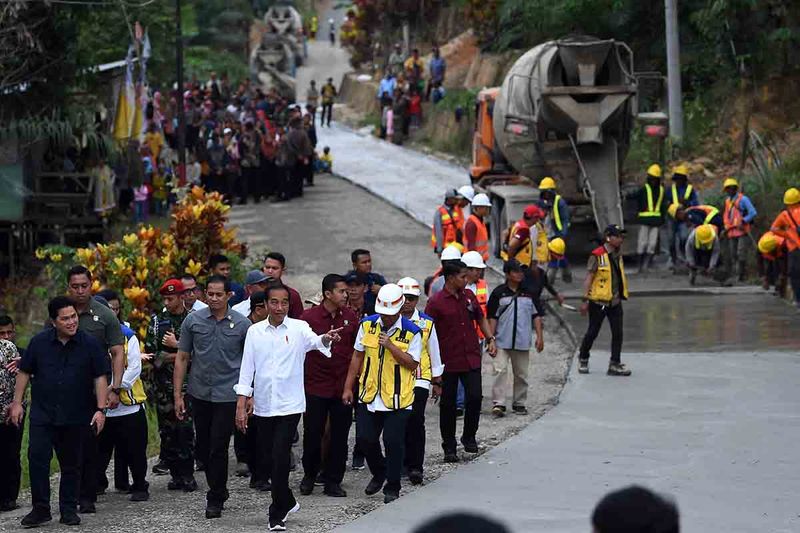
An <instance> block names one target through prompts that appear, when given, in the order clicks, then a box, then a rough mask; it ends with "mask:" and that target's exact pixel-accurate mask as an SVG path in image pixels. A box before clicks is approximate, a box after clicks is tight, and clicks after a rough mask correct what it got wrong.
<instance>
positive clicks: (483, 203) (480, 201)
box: [472, 192, 492, 207]
mask: <svg viewBox="0 0 800 533" xmlns="http://www.w3.org/2000/svg"><path fill="white" fill-rule="evenodd" d="M472 207H492V201H491V200H489V197H488V196H487V195H485V194H483V193H482V192H479V193H478V194H476V195H475V198H473V199H472Z"/></svg>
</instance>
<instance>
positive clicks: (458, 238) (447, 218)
mask: <svg viewBox="0 0 800 533" xmlns="http://www.w3.org/2000/svg"><path fill="white" fill-rule="evenodd" d="M459 197H460V195H459V194H458V191H456V190H455V189H448V190H447V192H446V193H445V195H444V203H443V204H442V205H440V206H439V207H437V208H436V213H435V214H434V215H433V229H432V231H431V247H432V248H433V251H434V252H435V253H436V254H437V255H439V254H441V253H442V250H444V249H445V248H447V247H448V246H449V245H450V244H453V243H455V242H457V243H463V236H462V235H463V228H464V218H463V212H462V211H461V210H460V208H459V201H460V200H459Z"/></svg>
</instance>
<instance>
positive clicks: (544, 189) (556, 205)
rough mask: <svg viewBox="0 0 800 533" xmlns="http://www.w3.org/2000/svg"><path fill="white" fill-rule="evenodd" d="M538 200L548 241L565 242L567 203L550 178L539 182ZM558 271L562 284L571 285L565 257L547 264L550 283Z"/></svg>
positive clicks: (567, 214)
mask: <svg viewBox="0 0 800 533" xmlns="http://www.w3.org/2000/svg"><path fill="white" fill-rule="evenodd" d="M539 199H540V200H541V202H542V203H543V204H544V208H545V211H546V212H547V221H546V227H547V237H548V239H555V238H561V239H564V240H566V238H567V232H568V231H569V207H568V206H567V201H566V200H564V198H562V197H561V195H560V194H558V192H557V191H556V182H555V180H554V179H553V178H551V177H550V176H546V177H544V178H542V181H540V182H539ZM559 270H561V278H562V279H563V280H564V282H565V283H572V271H570V269H569V263H568V262H567V258H566V257H562V258H561V259H559V260H558V261H550V262H549V263H548V268H547V276H548V277H549V278H550V282H551V283H552V282H554V281H555V279H556V275H557V274H558V271H559Z"/></svg>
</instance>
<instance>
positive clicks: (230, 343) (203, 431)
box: [173, 275, 250, 518]
mask: <svg viewBox="0 0 800 533" xmlns="http://www.w3.org/2000/svg"><path fill="white" fill-rule="evenodd" d="M230 295H231V292H230V282H229V281H228V280H227V279H225V278H224V277H222V276H218V275H214V276H211V277H209V278H208V282H207V283H206V303H208V308H205V309H200V310H199V311H195V312H194V313H191V314H189V316H187V317H186V319H185V320H184V321H183V325H181V337H180V341H179V344H178V355H177V357H176V358H175V374H174V377H173V383H174V386H175V389H174V391H175V413H176V415H177V416H178V419H183V418H184V417H185V416H186V409H187V404H186V403H185V401H184V398H183V394H182V393H181V387H182V386H183V379H184V376H185V375H186V369H187V367H188V366H189V362H190V361H191V364H192V370H191V372H190V373H189V387H188V389H187V393H188V395H189V397H190V399H191V402H190V404H189V405H190V406H191V409H192V413H193V416H194V425H195V434H196V438H197V446H196V449H197V450H203V452H204V453H205V454H207V456H206V457H197V459H198V460H200V461H202V462H204V463H205V464H206V481H207V482H208V488H209V490H208V493H207V494H206V518H219V517H220V516H222V505H223V504H224V503H225V500H227V499H228V488H227V482H228V447H229V446H230V440H231V435H232V434H233V429H234V423H235V416H236V393H235V392H234V391H233V386H234V385H235V384H236V383H237V382H238V380H239V367H240V366H241V364H242V349H243V348H244V339H245V336H246V335H247V328H249V327H250V321H249V320H248V319H247V318H245V317H244V316H242V315H241V314H239V313H237V312H236V311H233V310H230V309H228V300H229V299H230Z"/></svg>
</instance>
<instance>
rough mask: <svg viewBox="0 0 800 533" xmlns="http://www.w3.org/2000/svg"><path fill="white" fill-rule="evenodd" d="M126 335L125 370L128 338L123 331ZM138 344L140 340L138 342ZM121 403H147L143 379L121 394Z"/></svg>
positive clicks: (124, 349) (123, 359)
mask: <svg viewBox="0 0 800 533" xmlns="http://www.w3.org/2000/svg"><path fill="white" fill-rule="evenodd" d="M122 331H123V333H124V334H125V342H124V343H122V354H123V355H122V361H123V365H124V367H125V368H128V341H129V340H130V337H128V334H127V332H125V330H124V329H123V330H122ZM130 333H131V336H133V335H134V333H133V331H131V332H130ZM137 342H138V340H137ZM119 401H120V403H121V404H123V405H139V404H142V403H144V402H146V401H147V394H146V393H145V392H144V385H143V384H142V380H141V378H136V381H134V382H133V386H132V387H131V388H130V389H123V390H121V391H120V393H119Z"/></svg>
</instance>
